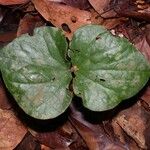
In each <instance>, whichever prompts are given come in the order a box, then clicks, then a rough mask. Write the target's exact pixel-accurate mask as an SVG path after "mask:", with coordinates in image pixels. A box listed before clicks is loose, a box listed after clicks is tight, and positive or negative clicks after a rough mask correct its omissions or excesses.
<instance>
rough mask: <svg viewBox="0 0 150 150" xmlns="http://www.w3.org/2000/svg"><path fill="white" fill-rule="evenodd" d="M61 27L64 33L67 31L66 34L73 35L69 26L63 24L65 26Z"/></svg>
mask: <svg viewBox="0 0 150 150" xmlns="http://www.w3.org/2000/svg"><path fill="white" fill-rule="evenodd" d="M61 27H62V29H63V30H64V31H66V32H68V33H71V30H70V28H69V26H68V25H67V24H66V23H63V24H62V25H61Z"/></svg>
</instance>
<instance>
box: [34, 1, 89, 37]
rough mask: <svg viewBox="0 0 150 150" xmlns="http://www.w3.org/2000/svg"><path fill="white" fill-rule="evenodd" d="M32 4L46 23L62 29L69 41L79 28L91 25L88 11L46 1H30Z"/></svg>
mask: <svg viewBox="0 0 150 150" xmlns="http://www.w3.org/2000/svg"><path fill="white" fill-rule="evenodd" d="M32 2H33V3H34V5H35V8H36V9H37V11H38V12H39V13H40V14H41V15H42V16H43V17H44V18H45V19H46V20H47V21H50V22H51V23H52V24H53V25H54V26H56V27H59V28H62V29H63V30H64V31H65V34H66V36H67V37H69V38H70V39H71V37H72V34H73V33H74V31H76V30H77V29H78V28H79V27H80V26H83V25H85V24H90V23H91V20H90V19H91V14H90V12H88V11H85V10H80V9H78V8H74V7H71V6H67V5H63V4H59V3H54V2H49V1H47V0H32Z"/></svg>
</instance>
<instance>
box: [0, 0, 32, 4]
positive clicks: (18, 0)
mask: <svg viewBox="0 0 150 150" xmlns="http://www.w3.org/2000/svg"><path fill="white" fill-rule="evenodd" d="M29 1H30V0H0V5H16V4H24V3H27V2H29Z"/></svg>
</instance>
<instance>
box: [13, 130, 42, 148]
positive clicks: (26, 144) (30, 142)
mask: <svg viewBox="0 0 150 150" xmlns="http://www.w3.org/2000/svg"><path fill="white" fill-rule="evenodd" d="M40 147H41V146H40V143H39V142H38V141H37V140H36V139H35V138H34V137H33V136H32V135H31V134H30V132H27V133H26V135H25V136H24V138H23V140H22V141H21V142H20V143H19V144H18V145H17V147H16V148H15V149H14V150H40Z"/></svg>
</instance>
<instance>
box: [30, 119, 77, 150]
mask: <svg viewBox="0 0 150 150" xmlns="http://www.w3.org/2000/svg"><path fill="white" fill-rule="evenodd" d="M30 132H31V134H32V135H33V136H34V137H35V138H36V139H38V140H39V141H40V143H42V144H44V145H45V146H48V147H50V148H53V149H60V148H62V149H66V150H69V146H70V145H71V144H72V143H73V142H74V141H75V140H76V139H77V136H78V135H77V133H76V131H75V129H74V128H73V127H72V126H71V124H70V123H69V122H67V123H65V124H64V125H63V126H61V127H60V128H58V129H57V130H54V131H47V132H36V131H34V130H31V129H30Z"/></svg>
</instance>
